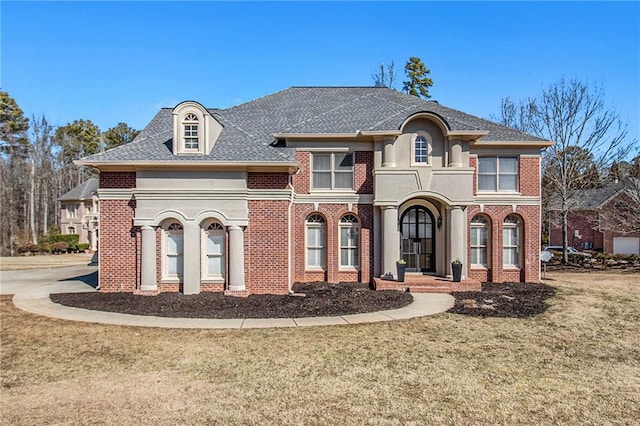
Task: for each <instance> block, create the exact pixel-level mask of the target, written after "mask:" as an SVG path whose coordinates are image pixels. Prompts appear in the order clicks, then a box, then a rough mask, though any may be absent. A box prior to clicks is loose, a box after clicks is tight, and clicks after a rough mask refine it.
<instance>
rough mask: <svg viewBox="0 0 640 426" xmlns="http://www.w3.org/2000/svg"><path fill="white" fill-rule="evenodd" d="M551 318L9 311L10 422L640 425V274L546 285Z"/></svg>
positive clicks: (1, 315)
mask: <svg viewBox="0 0 640 426" xmlns="http://www.w3.org/2000/svg"><path fill="white" fill-rule="evenodd" d="M547 278H549V281H548V284H550V285H552V286H553V287H556V288H557V289H558V291H557V294H556V295H555V296H554V297H552V298H550V299H548V300H547V302H548V303H549V305H550V306H549V308H548V309H547V310H546V311H545V312H543V313H542V314H540V315H537V316H534V317H528V318H522V319H516V318H478V317H470V316H464V315H458V314H454V313H444V314H440V315H435V316H432V317H425V318H415V319H412V320H405V321H391V322H384V323H372V324H362V325H347V326H331V327H302V328H294V329H290V328H283V329H251V330H193V329H184V330H182V329H148V328H136V327H126V326H109V325H93V324H86V323H76V322H69V321H63V320H55V319H49V318H45V317H40V316H36V315H32V314H28V313H25V312H22V311H19V310H17V309H16V308H15V307H14V306H13V304H12V303H11V299H10V297H8V296H2V298H1V299H0V308H1V310H0V320H1V321H2V328H1V330H0V339H1V340H0V341H1V352H0V356H1V358H0V360H1V376H0V382H1V384H2V387H1V388H0V389H1V390H0V392H1V394H0V397H1V398H2V404H0V407H1V408H0V410H2V411H1V412H0V418H1V419H2V420H3V423H6V424H12V425H31V424H152V425H175V424H225V425H233V424H314V425H326V424H340V425H352V424H353V425H360V424H391V425H394V424H456V425H478V424H571V425H575V424H635V423H636V422H637V419H638V418H640V392H639V390H640V284H639V283H640V274H637V273H635V274H621V273H618V274H610V273H606V274H605V273H597V272H594V273H566V272H562V273H561V272H553V273H549V272H548V273H547Z"/></svg>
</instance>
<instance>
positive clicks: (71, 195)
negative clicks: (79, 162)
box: [58, 178, 99, 251]
mask: <svg viewBox="0 0 640 426" xmlns="http://www.w3.org/2000/svg"><path fill="white" fill-rule="evenodd" d="M97 190H98V179H97V178H90V179H87V180H86V181H84V182H82V183H81V184H80V185H78V186H76V187H75V188H73V189H72V190H71V191H69V192H67V193H66V194H64V195H62V196H61V197H60V198H58V201H59V202H60V233H61V234H77V235H78V242H79V243H81V244H89V248H90V249H91V250H93V251H95V250H97V249H98V216H99V210H98V206H99V203H98V194H97Z"/></svg>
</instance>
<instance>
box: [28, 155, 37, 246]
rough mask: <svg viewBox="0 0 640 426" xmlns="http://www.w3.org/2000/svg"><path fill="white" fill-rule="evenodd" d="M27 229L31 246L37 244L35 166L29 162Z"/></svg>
mask: <svg viewBox="0 0 640 426" xmlns="http://www.w3.org/2000/svg"><path fill="white" fill-rule="evenodd" d="M29 227H30V228H31V244H38V236H37V233H36V165H35V163H34V162H33V161H31V170H30V171H29Z"/></svg>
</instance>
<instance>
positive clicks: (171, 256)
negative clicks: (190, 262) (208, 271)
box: [163, 222, 184, 279]
mask: <svg viewBox="0 0 640 426" xmlns="http://www.w3.org/2000/svg"><path fill="white" fill-rule="evenodd" d="M183 256H184V231H183V228H182V225H181V224H180V223H178V222H169V223H168V224H167V225H166V226H165V227H164V259H165V261H164V268H163V271H164V277H165V278H169V279H172V278H180V277H182V270H183V265H184V260H183Z"/></svg>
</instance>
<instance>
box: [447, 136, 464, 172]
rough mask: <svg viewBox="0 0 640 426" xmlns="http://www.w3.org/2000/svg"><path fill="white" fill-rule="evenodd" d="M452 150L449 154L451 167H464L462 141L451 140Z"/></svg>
mask: <svg viewBox="0 0 640 426" xmlns="http://www.w3.org/2000/svg"><path fill="white" fill-rule="evenodd" d="M449 147H450V149H451V152H450V154H449V167H462V141H461V140H460V139H453V140H451V141H449Z"/></svg>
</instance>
